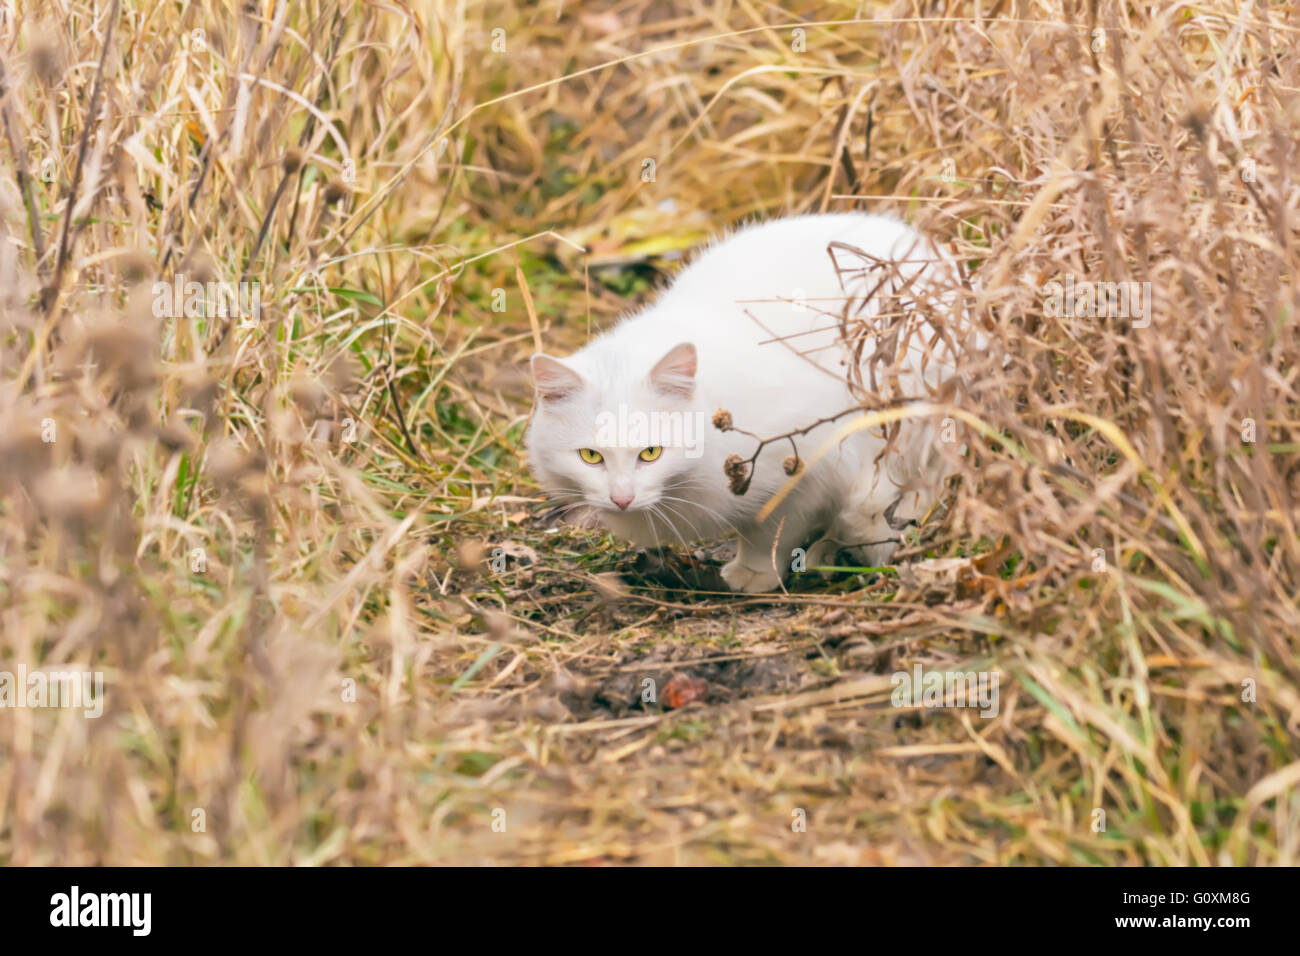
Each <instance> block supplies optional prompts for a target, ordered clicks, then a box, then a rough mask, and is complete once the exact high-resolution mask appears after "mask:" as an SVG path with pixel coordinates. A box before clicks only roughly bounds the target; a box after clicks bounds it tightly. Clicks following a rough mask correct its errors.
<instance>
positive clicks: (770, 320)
mask: <svg viewBox="0 0 1300 956" xmlns="http://www.w3.org/2000/svg"><path fill="white" fill-rule="evenodd" d="M832 243H837V244H840V243H842V244H844V245H843V246H841V245H836V246H832V245H831V244H832ZM846 247H852V248H851V249H850V248H846ZM855 250H856V251H855ZM859 251H860V252H861V253H865V254H866V258H864V257H863V256H861V255H859V254H858V252H859ZM837 264H838V267H839V268H838V269H837V268H836V266H837ZM957 288H958V271H957V269H956V267H955V265H954V264H953V263H952V261H951V260H950V259H949V258H947V257H946V256H944V255H943V254H942V253H941V252H940V251H939V250H938V249H937V248H936V247H935V245H934V244H933V243H931V242H929V241H928V240H926V239H924V238H923V237H922V236H921V235H920V234H919V233H917V232H916V231H915V230H913V229H911V228H910V227H909V226H907V225H905V224H904V223H902V222H899V221H897V220H895V219H891V218H887V217H884V216H874V215H866V214H861V213H841V214H828V215H814V216H800V217H796V218H790V219H779V220H775V221H772V222H767V223H763V224H760V225H751V226H746V227H744V228H742V229H740V230H739V231H737V232H735V233H733V234H731V235H729V236H726V237H725V238H723V239H721V240H720V241H717V242H716V243H715V244H713V245H711V246H709V247H708V248H707V249H705V250H704V251H703V252H702V253H701V254H700V255H699V256H698V257H697V258H696V259H695V260H694V261H693V262H692V263H691V264H690V265H689V266H688V267H686V268H685V269H684V270H683V271H682V272H681V273H680V274H679V275H678V276H677V277H676V279H675V280H674V281H673V282H672V284H671V285H670V286H669V288H668V289H667V290H666V291H665V292H664V293H663V294H662V295H661V296H660V298H659V300H658V301H657V302H655V303H654V304H653V305H651V306H649V307H648V308H646V309H643V310H642V311H641V312H639V313H637V314H634V315H631V316H628V317H626V318H624V319H623V320H621V321H620V322H619V323H618V324H617V325H616V326H615V327H614V328H612V329H610V330H609V331H608V332H605V333H604V334H602V335H600V336H599V337H597V338H595V339H593V340H592V341H591V342H590V343H588V344H587V345H586V346H585V347H584V348H582V349H581V350H580V351H578V352H576V353H574V354H573V355H571V356H569V357H568V358H565V359H558V358H553V357H551V356H549V355H543V354H540V353H539V354H537V355H534V356H533V357H532V373H533V381H534V385H535V388H536V409H535V412H534V415H533V420H532V425H531V427H530V428H529V431H528V436H527V439H526V444H527V449H528V459H529V463H530V465H531V467H532V469H533V472H534V474H535V475H536V477H537V479H538V481H539V482H540V483H541V485H542V488H543V489H544V490H545V491H546V493H547V494H548V496H549V497H551V498H552V499H554V500H557V501H558V502H560V503H565V504H572V505H574V506H586V507H587V508H589V509H591V510H593V511H594V512H595V513H596V514H597V515H598V516H599V517H600V519H601V521H602V522H603V523H604V524H605V526H607V527H608V528H610V529H611V530H612V531H613V532H614V533H615V534H617V535H619V536H621V537H623V538H626V539H629V540H631V541H633V542H636V543H638V544H642V545H648V546H663V545H667V544H670V543H685V542H689V541H692V540H694V539H699V538H708V537H713V536H716V535H718V534H721V533H723V532H725V531H728V530H734V531H736V532H737V533H738V534H739V538H740V540H739V548H738V553H737V555H736V557H735V559H734V560H733V561H731V562H730V563H728V564H727V565H726V566H725V567H724V568H723V569H722V575H723V578H724V579H725V580H726V582H727V584H728V585H729V586H730V587H731V588H732V590H735V591H768V590H772V589H775V588H777V587H779V586H780V585H781V582H782V580H783V578H784V574H785V572H786V571H787V570H788V569H790V568H791V567H792V565H793V566H796V567H797V566H798V565H797V563H796V562H797V559H798V553H797V552H796V551H795V549H796V548H801V547H807V548H808V550H807V554H806V557H805V559H804V562H805V565H806V566H817V565H828V564H833V563H834V561H835V557H836V554H837V552H838V551H840V550H847V551H848V552H849V555H850V557H852V558H853V560H854V561H855V563H857V562H865V563H867V564H869V565H872V566H875V565H878V564H881V563H883V562H885V561H887V560H888V559H889V558H890V557H891V556H892V555H893V553H894V551H895V549H896V548H897V546H898V544H899V537H900V534H899V529H900V528H901V527H903V526H904V525H905V524H907V523H909V522H911V521H915V520H918V519H920V518H922V517H924V516H925V514H926V513H927V512H928V511H929V510H930V508H931V506H932V505H933V504H934V502H935V501H936V500H937V496H938V494H939V491H940V485H941V484H942V482H943V479H944V478H945V477H946V468H945V464H944V460H943V458H942V457H941V456H940V454H939V453H938V449H937V447H936V445H935V440H936V437H937V433H938V428H939V423H938V422H936V421H934V420H933V419H924V420H922V419H916V420H912V421H904V422H903V423H902V425H901V431H900V433H899V435H898V436H897V440H896V441H895V444H894V445H893V446H891V448H890V450H889V452H888V453H887V454H886V455H884V456H881V452H882V450H884V449H885V447H886V442H885V440H884V438H883V437H882V433H881V431H880V430H877V429H872V430H866V429H863V430H859V431H856V432H854V433H852V434H851V435H849V436H848V437H847V438H845V439H844V440H843V441H842V442H841V443H839V444H838V446H832V447H831V449H830V450H829V451H828V453H827V454H825V455H824V456H823V457H822V458H821V459H820V460H818V461H815V462H813V461H811V458H812V456H813V453H814V452H816V450H817V449H819V448H820V447H821V446H822V445H823V443H824V442H825V441H826V440H827V438H828V437H829V436H831V435H833V434H835V432H836V430H837V429H839V428H840V427H842V426H843V425H844V424H845V423H846V422H849V421H851V420H852V419H851V416H845V417H842V418H840V419H838V420H837V421H836V422H833V423H832V422H827V423H824V424H821V425H819V426H818V427H816V428H814V429H813V430H812V431H810V432H808V434H806V435H803V436H797V437H796V438H795V442H797V446H798V450H799V454H800V458H801V460H802V461H803V462H805V464H804V465H803V470H804V474H803V475H802V478H801V480H800V481H799V483H798V485H797V486H796V487H795V488H794V490H793V492H792V493H790V494H789V495H788V496H787V497H786V498H785V499H784V500H783V501H782V502H781V503H780V505H779V506H778V507H777V508H776V509H775V510H774V511H773V513H772V514H771V515H770V516H769V517H767V519H766V520H765V521H762V522H759V521H758V520H757V518H758V512H759V510H760V509H761V508H762V506H763V505H764V504H765V503H766V502H767V501H768V499H769V498H770V497H771V496H772V495H773V493H774V492H776V491H777V489H779V488H780V487H781V486H782V485H784V484H785V483H786V482H787V481H789V480H790V479H789V477H788V476H787V474H786V470H785V468H784V467H783V462H785V460H786V459H787V458H788V457H789V456H791V455H792V453H793V448H792V445H791V442H790V441H789V440H782V441H778V442H773V443H771V444H769V445H767V446H766V447H764V448H763V450H762V451H761V453H760V454H759V455H758V458H757V461H756V463H755V465H754V467H753V470H752V472H750V473H749V474H750V480H749V485H748V489H747V490H746V492H745V493H744V494H736V493H735V492H734V491H733V490H732V489H731V487H730V482H729V479H728V476H727V474H725V473H724V464H725V463H726V461H727V459H728V457H729V456H740V458H742V459H745V460H748V459H749V458H751V457H752V456H753V455H754V453H755V449H756V448H757V447H758V440H757V439H758V438H773V437H775V436H778V435H784V434H786V433H789V432H794V431H796V430H800V429H804V428H807V427H808V426H810V425H813V424H814V423H816V422H817V421H818V420H819V419H823V418H827V417H830V416H834V415H837V414H839V413H842V412H845V411H846V410H849V409H852V408H853V407H854V406H858V405H861V404H862V403H863V398H864V396H865V397H866V398H867V400H868V401H869V402H880V401H884V400H897V399H899V398H907V397H911V398H916V399H920V400H925V399H927V398H929V397H930V391H929V390H930V389H933V388H935V387H938V386H939V385H940V384H941V383H942V382H944V381H946V380H947V379H949V378H950V377H951V376H952V374H953V371H954V366H955V358H954V356H956V355H960V354H963V353H962V349H961V347H960V346H958V345H957V344H955V342H954V337H955V334H956V333H954V331H953V329H957V330H960V329H961V328H964V326H965V322H964V319H963V316H962V315H961V314H960V307H959V306H958V305H957V302H958V292H957ZM891 292H892V293H893V294H891ZM917 300H920V301H922V302H925V303H927V306H926V308H924V309H922V310H920V311H919V312H918V311H917V310H916V308H915V306H914V305H912V304H911V303H914V302H915V301H917ZM922 313H924V314H925V315H926V316H927V317H928V318H918V316H919V315H921V314H922ZM904 314H907V315H910V319H905V320H900V316H902V315H904ZM945 314H946V316H947V317H949V318H951V319H952V320H953V321H952V323H951V327H948V328H945V327H944V323H943V322H936V323H935V324H938V325H939V326H940V327H941V328H943V332H942V334H941V335H939V336H937V338H938V339H939V341H938V342H937V343H936V341H934V340H935V339H936V329H935V324H932V322H931V321H930V319H933V318H943V317H944V316H945ZM845 318H847V319H848V320H849V321H855V322H866V323H870V325H871V327H872V329H873V332H874V333H877V334H873V335H871V336H869V337H868V338H867V339H866V347H865V350H864V351H862V352H861V353H860V359H859V361H858V365H859V371H860V373H861V377H862V380H863V381H864V383H865V387H864V388H863V389H862V390H861V391H860V392H859V394H857V395H855V394H854V393H853V391H851V390H850V386H849V382H848V381H847V375H848V373H849V372H850V371H851V370H852V369H851V363H852V362H853V361H854V360H853V359H852V358H851V356H850V353H849V349H848V348H847V347H846V345H845V344H844V337H843V336H842V334H841V320H842V319H845ZM896 333H899V334H896ZM927 345H928V347H927ZM878 348H880V349H882V350H883V353H884V361H879V360H878V361H876V362H874V363H868V361H867V358H868V357H869V356H870V355H871V353H873V352H874V351H876V350H877V349H878ZM877 358H878V359H879V356H878V357H877ZM719 409H725V410H726V411H727V412H728V413H730V418H731V422H732V424H733V425H734V428H733V429H731V430H727V431H722V430H719V429H717V428H715V427H714V425H713V423H712V420H713V418H714V415H715V412H717V411H718V410H719ZM854 414H857V413H854ZM743 432H749V433H751V434H750V435H746V434H744V433H743ZM753 436H757V437H753ZM735 470H736V466H735V465H734V464H733V466H732V471H733V472H734V471H735ZM810 544H811V546H810Z"/></svg>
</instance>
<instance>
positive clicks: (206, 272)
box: [176, 249, 217, 285]
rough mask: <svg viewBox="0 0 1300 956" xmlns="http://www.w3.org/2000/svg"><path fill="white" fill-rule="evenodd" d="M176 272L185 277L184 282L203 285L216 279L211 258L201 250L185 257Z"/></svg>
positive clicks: (214, 265) (215, 270) (214, 267)
mask: <svg viewBox="0 0 1300 956" xmlns="http://www.w3.org/2000/svg"><path fill="white" fill-rule="evenodd" d="M176 271H177V272H179V273H181V274H182V275H184V276H185V281H186V282H198V283H201V284H203V285H206V284H207V283H209V282H213V281H215V280H216V278H217V265H216V263H215V262H213V261H212V256H210V255H208V254H207V253H206V252H204V251H203V250H201V249H200V250H199V251H197V252H195V253H193V254H191V255H188V256H186V257H185V261H184V262H182V263H181V265H180V268H178V269H177V270H176Z"/></svg>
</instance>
